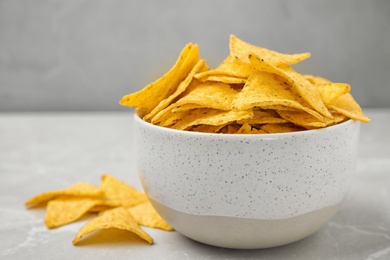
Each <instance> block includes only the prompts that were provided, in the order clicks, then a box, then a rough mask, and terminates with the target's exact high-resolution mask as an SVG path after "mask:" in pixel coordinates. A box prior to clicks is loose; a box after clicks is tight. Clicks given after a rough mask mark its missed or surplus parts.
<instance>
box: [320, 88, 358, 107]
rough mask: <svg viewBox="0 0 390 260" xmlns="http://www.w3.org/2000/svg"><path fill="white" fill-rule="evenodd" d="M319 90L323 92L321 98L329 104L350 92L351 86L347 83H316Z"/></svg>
mask: <svg viewBox="0 0 390 260" xmlns="http://www.w3.org/2000/svg"><path fill="white" fill-rule="evenodd" d="M316 87H317V89H318V91H319V92H320V94H321V98H322V100H323V101H324V103H325V105H326V106H328V105H329V104H331V103H332V102H333V101H335V100H336V99H337V98H338V97H340V96H342V95H344V94H346V93H349V91H350V90H351V86H350V85H349V84H345V83H332V82H330V83H323V84H317V85H316Z"/></svg>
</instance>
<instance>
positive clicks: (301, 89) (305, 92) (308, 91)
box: [249, 55, 332, 119]
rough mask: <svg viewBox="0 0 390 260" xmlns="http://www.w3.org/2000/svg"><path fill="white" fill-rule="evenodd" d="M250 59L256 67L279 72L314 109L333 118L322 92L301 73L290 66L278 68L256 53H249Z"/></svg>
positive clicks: (260, 69) (270, 71)
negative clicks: (323, 99)
mask: <svg viewBox="0 0 390 260" xmlns="http://www.w3.org/2000/svg"><path fill="white" fill-rule="evenodd" d="M249 60H250V62H251V64H252V65H253V67H254V68H255V69H257V70H259V71H266V72H269V73H273V74H277V75H279V76H280V77H282V78H283V79H284V80H286V82H287V83H288V84H290V85H291V86H293V87H294V88H295V90H296V91H297V92H298V93H299V95H300V96H301V97H302V98H303V99H304V100H305V101H306V102H307V103H308V104H309V105H310V106H311V107H312V108H313V109H315V110H316V111H317V112H318V113H320V114H321V115H323V116H325V117H327V118H330V119H331V118H332V114H331V113H330V112H329V110H328V109H327V107H326V106H325V104H324V102H323V101H322V98H321V94H320V93H319V91H318V90H317V88H316V86H314V85H313V84H312V83H311V82H310V81H308V80H306V79H305V78H304V77H303V76H302V75H301V74H299V73H297V72H295V71H294V70H293V69H292V68H290V67H283V69H280V68H277V67H275V66H273V65H272V64H271V63H267V62H266V61H265V60H264V59H261V58H259V57H258V56H255V55H249Z"/></svg>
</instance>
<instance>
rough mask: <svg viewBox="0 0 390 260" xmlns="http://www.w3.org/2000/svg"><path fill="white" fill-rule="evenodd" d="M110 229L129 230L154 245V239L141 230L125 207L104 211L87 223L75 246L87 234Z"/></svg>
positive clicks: (75, 239)
mask: <svg viewBox="0 0 390 260" xmlns="http://www.w3.org/2000/svg"><path fill="white" fill-rule="evenodd" d="M108 228H117V229H122V230H128V231H130V232H132V233H134V234H136V235H138V236H139V237H140V238H142V239H143V240H145V241H146V242H148V243H149V244H153V238H151V237H150V236H149V235H148V234H147V233H146V232H145V231H144V230H142V229H141V228H140V226H139V225H138V224H137V221H136V220H135V219H134V218H133V216H132V215H131V214H130V213H129V212H128V211H127V210H126V208H124V207H117V208H114V209H110V210H107V211H104V212H102V213H101V214H100V215H99V216H98V217H96V218H94V219H92V220H90V221H89V222H87V223H86V224H85V225H84V226H83V227H82V228H81V229H80V231H79V232H78V233H77V235H76V237H75V238H74V240H73V244H74V245H76V244H77V243H78V242H79V241H80V239H81V238H82V237H83V236H85V235H87V234H90V233H92V232H94V231H96V230H99V229H108Z"/></svg>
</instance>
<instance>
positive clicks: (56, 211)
mask: <svg viewBox="0 0 390 260" xmlns="http://www.w3.org/2000/svg"><path fill="white" fill-rule="evenodd" d="M104 204H105V201H104V200H102V199H95V198H87V197H73V196H61V197H58V198H56V199H53V200H50V201H49V202H48V203H47V207H46V216H45V225H46V226H47V227H48V228H55V227H59V226H63V225H66V224H69V223H72V222H74V221H76V220H78V219H79V218H81V217H82V216H83V215H85V214H86V213H87V212H88V211H89V210H90V209H92V208H93V207H95V206H98V205H104Z"/></svg>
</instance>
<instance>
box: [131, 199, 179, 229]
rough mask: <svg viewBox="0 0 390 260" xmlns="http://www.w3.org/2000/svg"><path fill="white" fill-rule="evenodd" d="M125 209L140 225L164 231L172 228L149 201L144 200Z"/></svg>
mask: <svg viewBox="0 0 390 260" xmlns="http://www.w3.org/2000/svg"><path fill="white" fill-rule="evenodd" d="M127 210H128V211H129V212H130V214H131V215H132V216H133V217H134V219H135V220H136V221H137V223H138V224H139V225H141V226H145V227H150V228H159V229H162V230H165V231H172V230H173V228H172V227H171V226H170V225H169V224H168V223H166V222H165V221H164V220H163V219H162V218H161V216H160V215H159V214H158V213H157V211H156V210H155V209H154V208H153V206H152V204H151V203H150V201H145V202H144V203H142V204H139V205H137V206H134V207H128V208H127Z"/></svg>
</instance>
